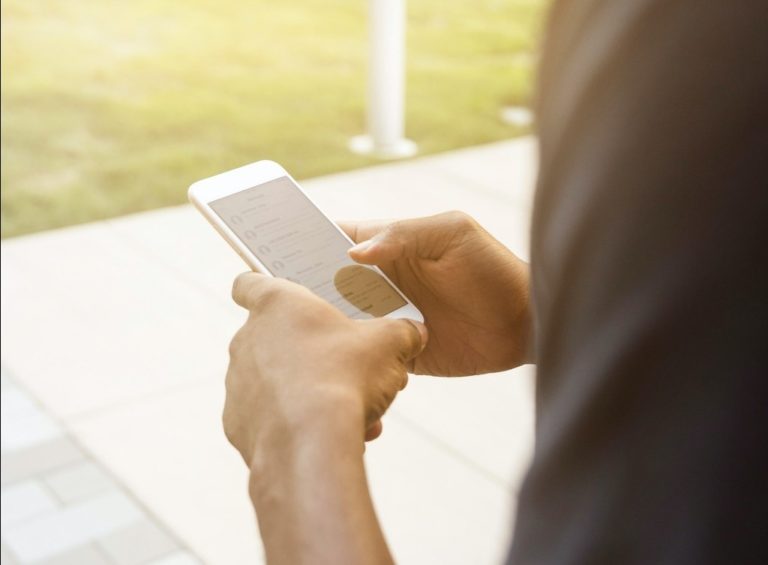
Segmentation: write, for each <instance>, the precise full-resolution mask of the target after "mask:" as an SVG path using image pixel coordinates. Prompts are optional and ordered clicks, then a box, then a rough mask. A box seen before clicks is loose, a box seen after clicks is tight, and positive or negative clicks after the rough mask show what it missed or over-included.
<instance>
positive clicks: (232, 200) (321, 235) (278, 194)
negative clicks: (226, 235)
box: [210, 177, 406, 319]
mask: <svg viewBox="0 0 768 565" xmlns="http://www.w3.org/2000/svg"><path fill="white" fill-rule="evenodd" d="M210 206H211V208H212V209H213V211H214V212H216V214H217V215H218V216H219V217H220V218H221V219H222V221H224V223H225V224H227V226H229V228H230V229H231V230H232V231H233V232H234V233H235V235H237V237H239V238H240V240H241V241H242V242H243V243H244V244H245V245H246V247H248V249H250V250H251V252H252V253H253V254H254V255H255V256H256V257H257V258H258V259H259V261H261V262H262V264H264V266H266V267H267V269H269V271H270V273H271V274H272V275H274V276H276V277H281V278H284V279H288V280H291V281H293V282H296V283H299V284H301V285H303V286H305V287H307V288H308V289H310V290H311V291H312V292H314V293H315V294H317V295H318V296H320V297H321V298H323V299H325V300H327V301H328V302H330V303H331V304H333V305H334V306H336V307H337V308H338V309H339V310H341V311H342V312H344V313H345V314H346V315H347V316H349V317H350V318H357V319H361V318H374V317H379V316H385V315H386V314H389V313H390V312H394V311H395V310H397V309H398V308H401V307H403V306H405V305H406V302H405V300H403V298H402V296H400V294H399V293H398V292H397V291H396V290H395V289H394V288H393V287H392V285H391V284H390V283H389V282H388V281H387V280H386V279H385V278H384V277H382V276H381V275H380V274H379V273H378V272H376V271H375V270H374V269H371V268H369V267H366V266H363V265H359V264H357V263H355V262H354V261H353V260H352V259H350V258H349V256H348V255H347V250H348V249H349V248H350V247H351V244H350V243H349V241H348V240H347V239H346V238H345V237H344V236H343V235H342V234H341V233H339V231H338V230H337V229H336V227H335V226H334V225H333V224H332V223H331V222H330V221H329V220H328V218H326V217H325V216H324V215H323V213H322V212H320V210H318V209H317V207H316V206H315V205H314V204H312V202H310V201H309V199H308V198H307V197H306V196H305V195H304V194H303V193H302V192H301V190H299V188H298V187H297V186H296V185H295V184H294V183H293V181H292V180H291V179H289V178H288V177H280V178H277V179H274V180H271V181H269V182H266V183H264V184H260V185H258V186H254V187H253V188H249V189H246V190H243V191H241V192H237V193H235V194H231V195H230V196H225V197H224V198H220V199H219V200H214V201H213V202H211V203H210Z"/></svg>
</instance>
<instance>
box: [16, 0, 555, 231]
mask: <svg viewBox="0 0 768 565" xmlns="http://www.w3.org/2000/svg"><path fill="white" fill-rule="evenodd" d="M544 7H545V2H544V1H543V0H474V1H472V2H461V1H456V0H449V1H447V2H446V1H442V0H440V1H439V0H420V1H416V2H410V3H409V4H408V12H407V97H406V124H407V126H406V127H407V135H408V137H409V138H411V139H413V140H414V141H415V142H416V143H417V144H418V146H419V151H420V153H421V154H422V155H423V154H430V153H435V152H439V151H445V150H448V149H454V148H458V147H466V146H469V145H474V144H479V143H486V142H490V141H495V140H500V139H507V138H509V137H512V136H515V135H521V134H524V133H527V132H528V128H527V126H526V125H510V124H508V123H505V122H504V121H503V120H502V118H501V111H502V109H503V108H504V107H505V106H508V105H515V106H527V105H528V104H529V103H530V101H531V95H532V88H533V79H534V68H535V62H536V50H537V45H538V35H539V33H538V32H539V29H540V22H541V18H542V13H543V9H544ZM366 8H367V4H366V2H362V1H356V2H355V1H352V2H350V1H348V0H294V1H291V2H273V1H266V0H252V1H249V2H242V1H236V0H216V1H212V0H209V1H202V0H191V1H188V2H181V1H179V0H133V1H131V2H121V1H119V0H99V1H94V0H67V1H62V0H35V1H32V2H30V1H27V0H4V1H3V3H2V112H3V120H2V187H3V190H2V236H3V237H10V236H14V235H20V234H24V233H29V232H33V231H39V230H44V229H49V228H54V227H60V226H65V225H70V224H74V223H80V222H86V221H90V220H95V219H101V218H108V217H113V216H117V215H120V214H125V213H129V212H136V211H140V210H147V209H152V208H157V207H160V206H167V205H171V204H179V203H181V202H183V201H184V199H185V193H184V189H185V187H187V186H189V184H190V183H191V182H193V181H194V180H197V179H198V178H202V177H205V176H209V175H210V174H211V173H213V172H218V171H222V170H226V169H228V168H232V167H235V166H238V165H242V164H245V163H249V162H251V161H254V160H256V159H257V157H259V156H262V155H269V156H270V158H272V159H273V160H276V161H278V162H279V163H282V164H283V165H284V166H285V167H286V168H287V169H288V170H289V171H292V173H293V175H294V176H295V177H296V178H299V179H302V178H308V177H313V176H318V175H322V174H327V173H330V172H335V171H342V170H348V169H353V168H356V167H362V166H365V165H369V164H371V163H372V160H371V159H369V158H365V157H361V156H359V155H355V154H353V153H351V152H350V151H349V150H348V147H347V144H348V141H349V139H350V137H352V136H354V135H356V134H359V133H362V132H363V131H364V129H365V101H366V61H367V45H368V43H367V31H368V26H367V22H366Z"/></svg>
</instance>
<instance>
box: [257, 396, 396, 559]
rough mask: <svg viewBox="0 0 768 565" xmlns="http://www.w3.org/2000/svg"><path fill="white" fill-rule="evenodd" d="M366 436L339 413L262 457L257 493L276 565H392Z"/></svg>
mask: <svg viewBox="0 0 768 565" xmlns="http://www.w3.org/2000/svg"><path fill="white" fill-rule="evenodd" d="M358 420H359V421H358ZM362 429H364V427H363V425H362V419H356V418H349V417H348V414H346V413H344V411H337V413H336V415H334V417H333V420H332V421H329V419H328V418H323V420H322V425H316V426H314V428H313V427H309V428H308V429H306V430H305V431H302V432H301V433H300V434H297V433H295V432H283V433H275V434H272V437H271V439H270V440H269V444H270V445H265V446H264V447H263V448H262V449H257V450H256V452H255V453H256V454H255V456H254V461H253V463H252V464H251V480H250V493H251V500H252V501H253V505H254V507H255V509H256V514H257V516H258V521H259V528H260V530H261V535H262V539H263V543H264V547H265V551H266V555H267V561H268V562H269V563H270V564H271V565H275V564H278V565H279V564H283V563H286V564H291V565H294V564H302V563H312V564H322V563H333V564H344V563H350V564H363V565H364V564H384V563H392V557H391V556H390V553H389V550H388V548H387V545H386V542H385V541H384V536H383V534H382V532H381V528H380V527H379V524H378V521H377V519H376V514H375V513H374V509H373V504H372V502H371V497H370V493H369V491H368V484H367V481H366V476H365V467H364V464H363V452H364V442H363V436H362V434H361V430H362Z"/></svg>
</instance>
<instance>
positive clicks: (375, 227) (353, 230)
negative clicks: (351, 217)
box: [336, 220, 395, 243]
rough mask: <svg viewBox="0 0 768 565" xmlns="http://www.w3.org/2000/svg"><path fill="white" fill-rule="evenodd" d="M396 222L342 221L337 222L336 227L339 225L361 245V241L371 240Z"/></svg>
mask: <svg viewBox="0 0 768 565" xmlns="http://www.w3.org/2000/svg"><path fill="white" fill-rule="evenodd" d="M394 221H395V220H365V221H362V222H354V221H343V220H342V221H340V222H336V225H338V226H339V227H340V228H341V229H342V230H343V231H344V233H346V234H347V235H348V236H349V238H350V239H351V240H352V241H354V242H355V243H360V242H361V241H367V240H369V239H371V238H372V237H373V236H374V235H376V234H377V233H381V232H382V231H384V228H386V227H387V226H388V225H389V224H391V223H393V222H394Z"/></svg>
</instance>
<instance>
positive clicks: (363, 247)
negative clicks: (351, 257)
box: [349, 239, 376, 253]
mask: <svg viewBox="0 0 768 565" xmlns="http://www.w3.org/2000/svg"><path fill="white" fill-rule="evenodd" d="M374 245H376V242H375V241H374V240H372V239H367V240H365V241H361V242H360V243H358V244H357V245H354V246H352V247H351V248H350V249H349V251H350V253H363V252H365V251H368V250H369V249H371V248H372V247H373V246H374Z"/></svg>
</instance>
